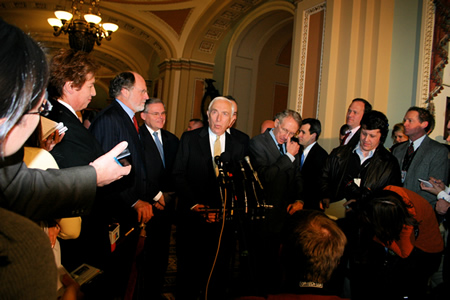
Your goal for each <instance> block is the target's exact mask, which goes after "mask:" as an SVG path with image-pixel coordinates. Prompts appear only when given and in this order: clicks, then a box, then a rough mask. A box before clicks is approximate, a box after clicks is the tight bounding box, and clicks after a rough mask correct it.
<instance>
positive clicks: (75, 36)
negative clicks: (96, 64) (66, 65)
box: [48, 0, 119, 53]
mask: <svg viewBox="0 0 450 300" xmlns="http://www.w3.org/2000/svg"><path fill="white" fill-rule="evenodd" d="M88 1H90V4H89V7H88V10H87V13H84V12H83V4H85V1H83V0H72V13H70V12H67V11H63V10H58V11H55V16H56V18H49V19H48V23H49V24H50V25H51V26H52V27H53V29H54V32H53V35H54V36H59V35H60V34H61V32H64V34H67V33H68V34H69V45H70V48H72V49H74V50H76V51H85V52H88V53H89V52H91V51H92V49H94V44H97V45H98V46H100V45H101V43H102V40H103V39H105V40H107V41H110V40H111V35H112V33H113V32H115V31H116V30H117V29H118V28H119V26H117V25H116V24H113V23H103V24H101V23H100V22H101V21H102V18H101V17H100V15H101V13H100V10H99V8H100V7H99V3H100V0H87V1H86V2H88Z"/></svg>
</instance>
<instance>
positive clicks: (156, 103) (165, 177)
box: [139, 98, 179, 299]
mask: <svg viewBox="0 0 450 300" xmlns="http://www.w3.org/2000/svg"><path fill="white" fill-rule="evenodd" d="M141 118H142V120H144V123H145V124H144V125H142V126H141V127H140V128H139V135H140V137H141V141H142V145H143V147H144V155H145V163H146V165H147V176H148V180H149V182H151V189H152V190H153V191H154V192H153V194H155V193H156V196H155V197H154V198H153V200H154V203H153V206H154V208H153V213H154V216H153V218H152V219H151V220H150V222H149V224H148V227H147V239H146V240H145V242H146V243H147V244H148V245H146V246H145V247H144V249H145V250H146V251H147V250H148V253H145V255H146V256H147V257H149V258H151V259H147V260H145V261H144V264H143V265H142V266H141V267H142V268H143V269H146V270H147V272H148V273H149V274H148V276H146V280H145V281H144V284H143V287H144V293H145V297H146V298H147V299H160V298H161V297H162V296H161V293H162V288H163V285H164V275H165V272H166V269H167V264H168V259H169V244H170V232H171V227H172V223H173V218H174V213H175V202H176V199H175V195H174V192H175V182H174V180H173V177H172V169H173V164H174V161H175V156H176V154H177V150H178V142H179V140H178V138H177V137H176V136H175V135H174V134H172V133H170V132H169V131H167V130H164V129H163V127H164V124H165V123H166V108H165V106H164V103H163V102H162V101H161V100H160V99H155V98H151V99H149V100H147V101H146V103H145V108H144V111H143V112H141ZM160 150H161V152H160ZM155 208H156V209H155ZM156 257H157V259H154V258H156Z"/></svg>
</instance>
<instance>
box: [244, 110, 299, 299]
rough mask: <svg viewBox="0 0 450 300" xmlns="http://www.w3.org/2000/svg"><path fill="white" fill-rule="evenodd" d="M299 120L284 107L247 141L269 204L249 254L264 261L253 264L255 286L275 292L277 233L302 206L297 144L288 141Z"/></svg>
mask: <svg viewBox="0 0 450 300" xmlns="http://www.w3.org/2000/svg"><path fill="white" fill-rule="evenodd" d="M301 121H302V119H301V116H300V114H299V113H298V112H296V111H293V110H290V109H286V110H284V111H283V112H280V113H278V114H277V115H276V116H275V127H274V128H273V129H270V130H267V131H266V132H264V133H262V134H260V135H257V136H255V137H254V138H252V139H251V140H250V158H251V162H252V164H253V166H254V168H255V170H256V171H257V173H258V176H259V178H260V180H261V183H262V185H263V188H264V192H265V202H266V204H268V205H273V208H272V209H267V210H266V211H265V221H264V223H263V224H262V226H261V228H259V229H258V232H257V233H256V235H254V236H255V243H254V251H255V252H254V253H253V254H254V255H255V256H256V257H255V258H256V260H257V261H264V266H262V265H261V264H258V263H256V268H257V270H256V272H255V274H258V277H259V278H257V281H256V282H257V284H258V286H257V288H258V289H259V290H260V291H262V292H269V293H276V292H278V290H277V289H278V288H279V284H280V278H281V275H280V274H279V272H277V268H278V266H277V263H278V250H279V246H280V243H281V238H280V235H281V234H280V233H282V229H283V226H284V225H285V222H286V220H287V219H288V217H289V216H290V215H292V214H294V213H295V212H296V211H298V210H301V209H302V208H303V201H302V199H301V194H302V189H303V184H302V177H301V173H300V157H299V154H298V152H299V149H300V145H299V144H298V143H297V142H294V141H292V140H291V138H292V137H293V136H294V135H295V134H296V133H297V132H298V130H299V128H300V124H301ZM260 265H261V266H260ZM258 266H260V267H261V269H260V270H258Z"/></svg>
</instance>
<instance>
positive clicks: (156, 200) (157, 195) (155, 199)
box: [153, 191, 163, 202]
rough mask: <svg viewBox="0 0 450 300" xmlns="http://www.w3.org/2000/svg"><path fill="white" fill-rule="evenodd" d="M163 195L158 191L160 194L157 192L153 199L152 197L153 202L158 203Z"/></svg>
mask: <svg viewBox="0 0 450 300" xmlns="http://www.w3.org/2000/svg"><path fill="white" fill-rule="evenodd" d="M162 195H163V193H162V192H161V191H160V192H158V194H156V196H155V197H153V200H154V201H155V202H158V201H159V199H161V196H162Z"/></svg>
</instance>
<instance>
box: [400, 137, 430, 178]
mask: <svg viewBox="0 0 450 300" xmlns="http://www.w3.org/2000/svg"><path fill="white" fill-rule="evenodd" d="M429 144H430V138H429V137H428V136H425V138H424V139H423V141H422V144H420V147H419V148H418V149H417V153H416V154H415V155H414V158H413V160H412V162H411V165H410V166H409V169H408V173H407V175H406V176H408V174H416V170H417V169H419V168H420V165H421V163H422V162H423V160H424V157H425V155H427V152H428V148H429V147H428V146H429ZM403 158H404V157H403ZM425 179H428V178H425Z"/></svg>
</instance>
